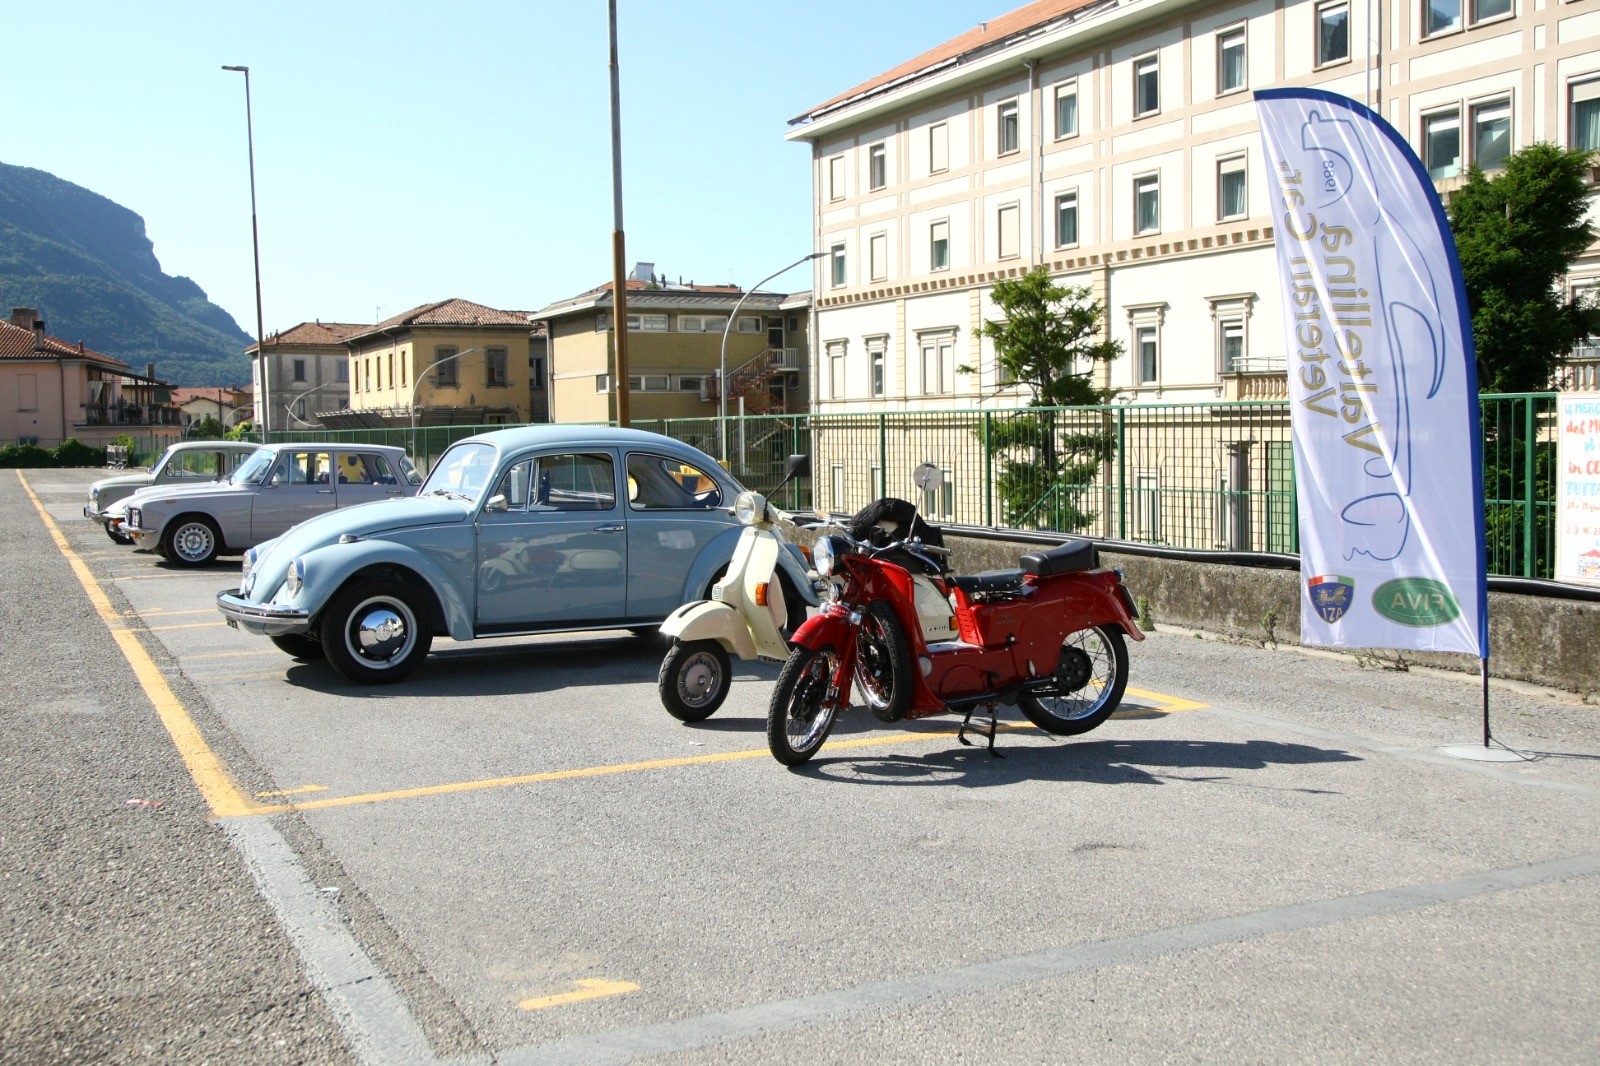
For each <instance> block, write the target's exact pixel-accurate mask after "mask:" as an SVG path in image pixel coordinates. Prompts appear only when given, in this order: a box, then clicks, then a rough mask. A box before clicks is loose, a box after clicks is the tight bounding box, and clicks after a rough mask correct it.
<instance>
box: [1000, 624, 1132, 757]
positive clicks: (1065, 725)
mask: <svg viewBox="0 0 1600 1066" xmlns="http://www.w3.org/2000/svg"><path fill="white" fill-rule="evenodd" d="M1127 687H1128V646H1127V644H1126V642H1125V641H1124V639H1123V636H1122V631H1121V630H1119V629H1117V628H1115V627H1113V626H1093V627H1092V628H1089V629H1080V630H1078V631H1077V632H1075V633H1068V634H1067V635H1066V637H1065V638H1063V639H1062V641H1061V659H1060V661H1059V662H1058V663H1057V664H1056V671H1055V674H1054V676H1053V677H1052V678H1051V679H1050V682H1049V684H1048V685H1040V686H1037V687H1034V688H1032V689H1030V690H1028V691H1026V692H1023V693H1021V694H1020V695H1018V696H1017V707H1018V708H1019V709H1020V710H1021V711H1022V713H1023V714H1025V715H1027V717H1028V721H1030V722H1032V723H1033V724H1034V725H1036V726H1038V727H1039V728H1040V729H1043V730H1044V731H1045V732H1046V733H1054V734H1056V735H1057V736H1074V735H1076V734H1078V733H1087V732H1088V731H1089V730H1091V729H1093V728H1095V727H1096V726H1098V725H1100V724H1101V723H1102V722H1104V721H1105V720H1106V719H1107V718H1110V717H1111V714H1112V712H1113V711H1115V710H1116V709H1117V705H1118V704H1120V703H1121V702H1122V692H1123V689H1125V688H1127Z"/></svg>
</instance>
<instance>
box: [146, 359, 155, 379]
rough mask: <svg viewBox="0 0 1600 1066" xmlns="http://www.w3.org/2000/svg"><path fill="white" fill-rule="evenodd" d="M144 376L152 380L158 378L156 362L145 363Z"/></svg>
mask: <svg viewBox="0 0 1600 1066" xmlns="http://www.w3.org/2000/svg"><path fill="white" fill-rule="evenodd" d="M144 376H145V377H147V378H149V379H150V380H151V381H154V380H155V379H156V365H155V364H154V363H146V364H145V365H144Z"/></svg>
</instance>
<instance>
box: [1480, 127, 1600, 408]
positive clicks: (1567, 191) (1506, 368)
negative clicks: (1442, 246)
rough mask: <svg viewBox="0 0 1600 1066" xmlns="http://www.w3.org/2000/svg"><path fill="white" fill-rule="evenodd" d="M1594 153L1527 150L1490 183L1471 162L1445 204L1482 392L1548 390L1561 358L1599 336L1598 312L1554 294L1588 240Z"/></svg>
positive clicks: (1510, 159)
mask: <svg viewBox="0 0 1600 1066" xmlns="http://www.w3.org/2000/svg"><path fill="white" fill-rule="evenodd" d="M1592 155H1593V154H1592V153H1589V152H1581V151H1568V150H1567V149H1564V148H1561V147H1558V146H1556V145H1552V144H1530V145H1529V146H1528V147H1526V148H1524V149H1522V150H1521V151H1519V152H1517V153H1515V154H1513V155H1511V156H1510V157H1508V158H1507V159H1506V166H1505V170H1504V171H1502V172H1501V173H1499V174H1497V175H1495V176H1494V177H1493V178H1489V177H1486V176H1485V175H1484V173H1483V171H1482V170H1481V169H1480V168H1479V167H1478V166H1477V165H1476V164H1474V165H1473V166H1472V168H1471V169H1470V170H1469V171H1468V172H1467V184H1466V185H1465V186H1464V187H1462V188H1461V189H1460V190H1459V191H1457V192H1456V194H1455V195H1454V196H1453V197H1451V199H1450V225H1451V228H1452V229H1453V230H1454V232H1455V239H1456V250H1457V252H1458V253H1459V255H1460V258H1461V274H1462V278H1463V281H1464V283H1465V286H1466V291H1467V306H1468V308H1469V309H1470V310H1471V312H1472V339H1473V344H1474V346H1475V347H1476V348H1477V353H1478V387H1479V389H1480V390H1481V391H1483V392H1539V391H1543V390H1546V389H1549V388H1550V387H1551V383H1552V381H1553V380H1554V376H1555V371H1556V367H1557V365H1558V364H1559V362H1560V360H1561V358H1562V356H1564V355H1566V354H1567V353H1568V352H1570V351H1571V350H1572V348H1573V347H1574V346H1575V345H1576V344H1577V343H1578V342H1579V341H1581V340H1583V339H1584V338H1585V337H1589V336H1595V335H1600V308H1596V307H1595V306H1594V305H1593V304H1592V303H1586V302H1584V301H1580V300H1578V299H1576V298H1573V297H1568V296H1567V295H1566V294H1565V293H1564V292H1563V291H1562V288H1561V279H1562V278H1563V277H1564V276H1565V275H1566V273H1567V272H1568V271H1569V270H1570V269H1571V267H1572V264H1573V262H1574V261H1576V260H1577V258H1578V257H1579V256H1580V255H1582V254H1583V253H1584V251H1585V250H1586V249H1587V248H1588V247H1589V244H1590V242H1591V241H1593V240H1594V236H1595V234H1594V230H1593V227H1591V226H1590V225H1589V224H1588V222H1587V221H1586V219H1585V216H1586V214H1587V211H1588V207H1589V187H1588V182H1587V178H1588V174H1589V167H1590V166H1591V165H1592V163H1593V158H1592Z"/></svg>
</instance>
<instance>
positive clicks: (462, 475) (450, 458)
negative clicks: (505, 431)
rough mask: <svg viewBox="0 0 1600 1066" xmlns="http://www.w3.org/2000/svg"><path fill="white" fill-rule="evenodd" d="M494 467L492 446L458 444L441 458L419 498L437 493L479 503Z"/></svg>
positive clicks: (430, 473)
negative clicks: (478, 499) (477, 500)
mask: <svg viewBox="0 0 1600 1066" xmlns="http://www.w3.org/2000/svg"><path fill="white" fill-rule="evenodd" d="M494 467H495V450H494V447H493V445H489V444H481V443H478V442H467V443H462V444H457V445H456V446H455V447H453V448H451V449H450V450H449V451H447V452H445V453H444V454H443V455H441V456H440V457H439V461H438V462H437V463H435V464H434V466H433V470H432V471H430V472H429V474H428V480H427V481H424V482H423V483H422V489H421V491H420V492H419V493H418V495H420V496H431V495H434V494H435V493H437V494H441V495H445V496H457V497H459V498H461V499H463V500H476V499H477V498H478V496H479V495H480V494H482V492H483V489H484V486H485V485H487V484H488V483H489V477H490V475H491V474H493V473H494Z"/></svg>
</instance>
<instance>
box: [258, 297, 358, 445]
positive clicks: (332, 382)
mask: <svg viewBox="0 0 1600 1066" xmlns="http://www.w3.org/2000/svg"><path fill="white" fill-rule="evenodd" d="M370 328H371V327H370V326H366V325H362V324H359V323H353V322H323V321H320V320H318V321H315V322H301V323H300V324H299V325H297V326H294V327H292V328H290V329H286V330H281V331H279V332H276V333H273V334H272V335H271V336H269V337H267V339H266V341H265V342H264V343H263V344H261V345H255V344H252V345H251V346H250V347H248V348H246V349H245V354H246V355H248V356H249V357H250V380H251V384H252V385H253V386H254V388H253V394H254V397H255V399H254V407H255V421H256V425H258V426H259V425H261V417H262V415H261V388H260V381H259V380H258V379H259V378H260V376H261V364H262V363H263V362H265V363H266V370H267V384H268V389H269V392H270V395H269V396H268V400H269V401H270V402H271V404H272V410H271V411H270V412H269V413H268V414H267V428H268V429H269V430H271V431H274V432H281V431H283V430H308V429H320V428H322V426H323V423H322V421H321V420H320V419H319V418H318V417H317V412H318V411H319V410H324V409H326V410H333V409H339V408H345V407H349V406H350V353H349V351H348V350H346V348H345V346H344V342H345V340H346V339H347V338H349V337H353V336H355V335H356V334H358V333H361V332H363V331H365V330H367V329H370ZM258 350H259V351H262V352H265V353H266V358H265V359H264V360H262V359H258V358H256V354H257V352H258Z"/></svg>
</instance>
